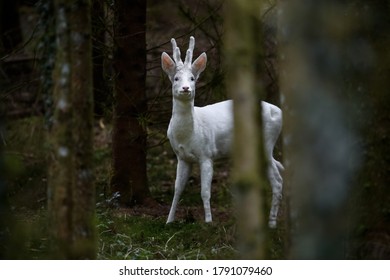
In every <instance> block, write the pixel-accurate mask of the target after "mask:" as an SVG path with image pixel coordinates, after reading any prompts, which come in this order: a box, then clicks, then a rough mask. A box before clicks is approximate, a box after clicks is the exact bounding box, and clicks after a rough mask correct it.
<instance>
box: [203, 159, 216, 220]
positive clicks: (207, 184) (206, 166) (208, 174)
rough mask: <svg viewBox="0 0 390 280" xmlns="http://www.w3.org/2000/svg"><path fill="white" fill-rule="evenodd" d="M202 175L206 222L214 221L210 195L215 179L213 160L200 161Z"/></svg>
mask: <svg viewBox="0 0 390 280" xmlns="http://www.w3.org/2000/svg"><path fill="white" fill-rule="evenodd" d="M200 172H201V173H200V177H201V196H202V200H203V207H204V213H205V222H206V223H211V222H212V220H213V219H212V215H211V207H210V197H211V181H212V179H213V162H212V160H205V161H203V162H201V163H200Z"/></svg>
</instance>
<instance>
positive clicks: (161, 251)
mask: <svg viewBox="0 0 390 280" xmlns="http://www.w3.org/2000/svg"><path fill="white" fill-rule="evenodd" d="M98 230H99V236H100V241H99V253H98V258H99V259H183V260H185V259H191V260H194V259H195V260H196V259H232V258H233V259H234V258H236V257H237V251H236V250H235V249H234V247H233V246H232V244H233V243H234V226H233V225H225V226H222V225H213V224H205V223H198V222H194V223H185V222H175V223H172V224H168V225H167V224H165V217H159V218H151V217H134V216H129V215H124V214H122V215H117V214H115V213H114V212H110V211H109V212H105V213H100V215H99V216H98Z"/></svg>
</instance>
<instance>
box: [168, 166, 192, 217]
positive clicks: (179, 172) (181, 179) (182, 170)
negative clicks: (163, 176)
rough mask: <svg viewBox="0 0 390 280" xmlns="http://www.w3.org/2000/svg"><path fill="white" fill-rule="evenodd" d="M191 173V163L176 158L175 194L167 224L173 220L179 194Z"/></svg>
mask: <svg viewBox="0 0 390 280" xmlns="http://www.w3.org/2000/svg"><path fill="white" fill-rule="evenodd" d="M190 173H191V164H190V163H187V162H185V161H183V160H180V159H178V162H177V169H176V180H175V194H174V196H173V201H172V206H171V210H170V211H169V215H168V220H167V224H168V223H171V222H173V221H174V220H175V213H176V208H177V204H178V202H179V199H180V196H181V194H182V192H183V190H184V187H185V185H186V183H187V180H188V177H189V176H190Z"/></svg>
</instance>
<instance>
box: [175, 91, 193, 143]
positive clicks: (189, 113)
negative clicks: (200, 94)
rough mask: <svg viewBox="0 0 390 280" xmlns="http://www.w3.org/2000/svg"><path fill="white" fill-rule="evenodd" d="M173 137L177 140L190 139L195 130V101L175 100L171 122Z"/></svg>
mask: <svg viewBox="0 0 390 280" xmlns="http://www.w3.org/2000/svg"><path fill="white" fill-rule="evenodd" d="M170 126H171V129H172V130H171V132H172V136H173V137H175V138H177V139H184V138H187V137H190V136H191V135H192V132H193V130H194V100H188V101H181V100H175V99H174V100H173V106H172V118H171V122H170Z"/></svg>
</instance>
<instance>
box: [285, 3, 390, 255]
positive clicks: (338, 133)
mask: <svg viewBox="0 0 390 280" xmlns="http://www.w3.org/2000/svg"><path fill="white" fill-rule="evenodd" d="M280 2H281V3H280V5H279V9H280V11H279V15H280V16H281V17H280V22H279V23H280V26H279V35H280V46H281V49H280V59H281V69H282V70H281V74H280V77H281V92H282V93H283V98H282V99H283V100H284V101H285V102H284V103H283V111H284V137H285V139H288V141H285V146H284V157H285V159H286V163H285V167H286V171H287V172H286V180H285V181H287V182H289V184H290V186H291V209H290V210H291V212H290V216H291V221H292V222H291V225H292V228H291V235H292V237H291V251H290V256H289V257H290V258H298V259H341V258H356V257H359V252H358V251H357V250H356V243H358V244H361V243H362V242H363V241H364V240H365V238H366V237H361V238H362V239H360V240H359V241H356V239H355V237H356V232H357V231H359V230H360V231H361V230H362V229H364V230H363V231H364V232H365V233H367V232H372V231H373V232H374V233H377V232H378V231H379V232H380V234H381V237H380V238H382V244H381V245H382V246H381V248H380V250H381V251H380V250H379V253H382V254H383V252H385V253H387V255H384V256H386V257H387V258H388V257H389V255H388V254H389V252H390V250H389V245H388V240H389V237H390V235H389V218H388V217H389V216H388V213H389V212H388V209H389V208H388V205H389V191H388V185H389V182H388V181H389V180H388V176H386V175H385V174H386V172H387V173H388V163H389V156H388V155H389V151H388V150H389V148H388V145H387V144H384V139H387V138H388V136H389V130H388V128H389V124H390V123H389V118H388V117H387V116H388V110H389V99H388V94H387V91H388V88H389V86H390V85H389V79H388V74H389V72H390V71H389V65H390V64H389V62H390V61H389V55H388V51H387V50H388V47H389V35H388V29H389V9H388V6H387V1H382V2H381V1H378V2H376V3H375V4H373V3H367V2H366V1H355V0H351V1H346V2H345V1H344V2H340V1H336V0H334V1H325V0H321V1H318V0H316V1H313V0H305V1H280ZM336 22H337V25H335V23H336ZM358 168H359V169H358ZM358 170H361V172H360V173H358V172H357V171H358ZM367 186H369V187H367ZM349 204H350V205H351V207H350V209H348V205H349ZM386 209H387V210H386ZM386 211H387V212H386ZM386 213H387V214H386ZM378 227H379V228H378ZM365 236H367V235H365ZM374 240H375V237H374ZM385 240H387V244H385V243H386V242H385ZM363 243H364V242H363ZM374 244H375V245H374ZM378 244H380V242H378V240H376V242H372V243H371V244H370V246H371V248H369V249H368V250H369V251H370V252H369V253H364V255H365V256H367V255H369V256H370V257H372V256H373V255H370V254H372V253H373V250H374V249H378V248H374V247H378V246H377V245H378ZM358 247H359V246H358ZM379 247H380V246H379ZM354 248H355V249H354ZM382 257H383V256H382Z"/></svg>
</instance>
